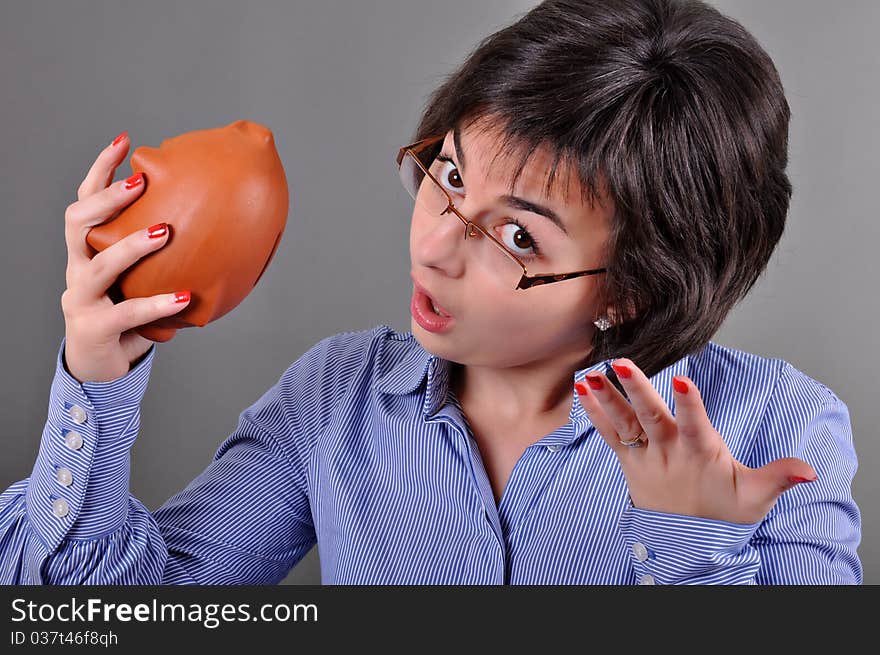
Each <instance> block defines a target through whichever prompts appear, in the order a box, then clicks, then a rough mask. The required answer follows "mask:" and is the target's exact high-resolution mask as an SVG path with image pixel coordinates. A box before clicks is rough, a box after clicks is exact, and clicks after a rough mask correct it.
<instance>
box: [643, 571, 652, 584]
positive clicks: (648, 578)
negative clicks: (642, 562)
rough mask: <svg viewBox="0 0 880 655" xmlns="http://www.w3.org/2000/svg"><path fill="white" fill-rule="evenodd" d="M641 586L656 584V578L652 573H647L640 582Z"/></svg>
mask: <svg viewBox="0 0 880 655" xmlns="http://www.w3.org/2000/svg"><path fill="white" fill-rule="evenodd" d="M639 584H654V576H653V575H651V574H650V573H646V574H645V575H643V576H642V579H641V580H639Z"/></svg>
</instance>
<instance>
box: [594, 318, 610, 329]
mask: <svg viewBox="0 0 880 655" xmlns="http://www.w3.org/2000/svg"><path fill="white" fill-rule="evenodd" d="M593 325H595V326H596V327H597V328H599V329H600V330H602V332H604V331H605V330H607V329H608V328H610V327H611V321H609V320H608V319H607V318H606V317H605V316H600V317H599V318H597V319H596V320H595V321H593Z"/></svg>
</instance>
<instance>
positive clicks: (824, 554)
mask: <svg viewBox="0 0 880 655" xmlns="http://www.w3.org/2000/svg"><path fill="white" fill-rule="evenodd" d="M783 457H797V458H799V459H802V460H804V461H806V462H808V463H809V464H811V465H812V466H813V468H814V469H815V470H816V473H817V475H818V479H817V480H815V481H813V482H805V483H801V484H798V485H796V486H794V487H793V488H791V489H789V490H788V491H786V492H784V493H783V494H782V495H781V496H780V497H779V499H778V500H777V502H776V504H775V505H774V506H773V508H772V509H771V510H770V512H769V513H768V514H767V516H765V517H764V519H763V520H762V521H758V522H756V523H752V524H738V523H729V522H726V521H719V520H714V519H706V518H701V517H693V516H683V515H677V514H666V513H662V512H655V511H650V510H644V509H639V508H636V507H633V506H632V504H631V503H630V507H628V508H627V509H626V510H625V511H624V513H623V515H622V517H621V523H620V525H621V531H622V534H623V538H624V540H625V542H626V547H627V549H628V551H627V552H628V553H630V555H631V557H632V561H633V569H634V572H635V575H636V581H637V582H639V583H641V584H785V585H816V584H835V585H842V584H861V582H862V566H861V562H860V560H859V557H858V555H857V548H858V545H859V542H860V540H861V515H860V512H859V508H858V506H857V505H856V503H855V501H854V499H853V497H852V480H853V477H854V476H855V472H856V469H857V466H858V460H857V457H856V453H855V449H854V445H853V437H852V427H851V423H850V418H849V411H848V409H847V407H846V404H845V403H844V402H843V401H842V400H840V398H838V397H837V396H836V395H835V394H834V393H833V392H832V391H831V390H830V389H828V388H827V387H825V386H824V385H822V384H821V383H819V382H817V381H815V380H813V379H812V378H809V377H808V376H806V375H805V374H804V373H802V372H800V371H798V370H797V369H795V368H794V367H792V366H791V365H790V364H788V363H787V362H786V363H784V365H783V367H782V371H781V374H780V379H779V381H778V383H777V387H776V390H775V392H774V395H773V397H772V398H771V400H770V403H769V406H768V408H767V411H766V413H765V416H764V417H763V419H762V421H761V424H760V426H759V428H758V431H757V434H756V439H755V443H754V447H753V449H752V453H751V455H750V457H749V460H748V461H745V462H743V463H745V464H746V465H748V466H750V467H752V468H760V467H761V466H764V465H765V464H767V463H769V462H772V461H775V460H777V459H780V458H783Z"/></svg>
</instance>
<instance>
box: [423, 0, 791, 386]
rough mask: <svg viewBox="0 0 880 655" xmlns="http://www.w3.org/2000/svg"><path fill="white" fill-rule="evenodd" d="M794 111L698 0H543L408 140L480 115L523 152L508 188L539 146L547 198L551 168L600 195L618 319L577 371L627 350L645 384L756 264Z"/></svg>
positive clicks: (731, 297) (782, 213)
mask: <svg viewBox="0 0 880 655" xmlns="http://www.w3.org/2000/svg"><path fill="white" fill-rule="evenodd" d="M789 117H790V111H789V106H788V103H787V101H786V99H785V95H784V93H783V88H782V83H781V81H780V78H779V74H778V72H777V70H776V68H775V66H774V65H773V62H772V61H771V59H770V57H769V56H768V54H767V53H766V52H765V51H764V49H763V48H762V47H761V46H760V45H759V44H758V42H757V41H756V40H755V38H754V37H753V36H752V35H751V34H749V33H748V32H747V31H746V30H745V29H744V28H743V27H742V26H741V25H740V24H739V23H738V22H736V21H735V20H733V19H731V18H729V17H727V16H724V15H723V14H721V13H720V12H719V11H718V10H717V9H715V8H713V7H711V6H709V5H708V4H706V3H704V2H701V1H699V0H681V1H677V0H613V1H612V0H547V1H546V2H542V3H541V4H540V5H538V6H536V7H534V8H533V9H531V10H530V11H528V12H527V13H525V14H524V15H523V16H522V17H521V18H519V20H517V21H516V22H515V23H513V24H511V25H509V26H507V27H505V28H504V29H501V30H500V31H498V32H496V33H494V34H491V35H490V36H488V37H486V38H485V39H483V40H482V41H481V42H480V43H479V44H478V45H477V47H476V48H475V49H474V50H473V51H472V52H471V53H470V54H469V55H468V57H467V58H466V60H465V61H464V63H463V64H462V65H461V66H460V67H459V68H458V69H457V70H455V71H454V72H453V73H451V74H450V75H448V76H447V78H445V80H444V81H443V82H442V83H441V85H440V86H439V87H438V88H437V89H436V90H435V91H434V92H433V93H432V94H431V95H430V97H429V99H428V101H427V102H426V105H425V110H424V112H423V114H422V116H421V119H420V122H419V124H418V127H417V129H416V133H415V135H414V138H413V139H412V140H413V141H417V140H419V139H422V138H425V137H428V136H431V135H436V134H446V133H447V132H448V131H449V130H451V129H452V128H453V127H455V126H456V125H459V126H464V125H472V124H475V123H476V122H478V121H480V120H481V119H483V120H484V121H485V119H489V120H488V121H485V122H486V125H493V126H497V127H500V128H501V133H502V134H503V135H504V137H503V139H502V141H501V142H500V143H498V144H497V145H498V152H497V153H496V155H495V156H496V157H497V156H498V155H499V154H502V153H505V154H507V155H510V153H512V152H515V153H517V154H518V155H524V157H518V160H519V164H518V167H517V169H516V172H515V175H514V177H513V178H512V179H511V183H510V187H511V189H513V187H514V186H515V184H516V182H517V179H518V178H519V177H520V174H521V172H522V169H523V167H524V166H525V164H526V161H527V159H528V157H529V156H530V154H531V153H532V151H534V150H535V148H537V147H539V146H542V147H546V148H548V149H549V150H548V151H549V152H550V153H551V154H552V155H553V165H552V167H551V169H550V173H549V176H548V178H547V184H546V185H545V194H546V193H548V192H549V189H550V188H552V186H553V179H554V177H555V173H556V169H557V167H558V165H559V163H560V161H561V162H564V163H566V164H569V165H571V166H573V168H572V169H571V170H573V171H576V172H577V179H578V180H579V181H580V184H581V192H582V197H583V198H584V200H585V201H587V202H590V203H592V202H593V199H595V198H597V197H607V198H610V200H611V201H612V202H613V210H614V211H613V220H612V226H611V235H610V237H609V242H608V249H607V261H605V262H597V265H599V266H605V267H607V268H608V272H607V273H605V274H603V275H600V276H599V279H600V282H599V283H600V285H601V286H600V289H601V298H602V299H603V300H604V302H603V305H602V306H603V307H604V306H605V305H610V306H611V307H613V308H614V310H613V311H614V312H615V313H616V315H617V324H616V325H614V326H613V327H611V328H609V329H608V330H606V331H605V332H602V331H599V330H596V333H595V337H594V341H593V344H592V347H593V348H592V353H591V355H590V358H589V361H588V362H587V364H588V365H589V364H592V363H595V362H598V361H601V360H603V359H608V358H612V357H628V358H630V359H632V360H633V361H634V362H635V363H636V364H637V365H638V366H639V367H640V368H641V369H642V370H643V371H644V372H645V373H646V374H647V375H648V376H651V375H654V374H655V373H656V372H658V371H660V370H661V369H663V368H665V367H666V366H668V365H669V364H671V363H673V362H675V361H676V360H678V359H680V358H681V357H683V356H684V355H686V354H689V353H692V352H695V351H697V350H700V349H701V348H702V347H703V346H705V345H706V343H707V342H708V341H709V340H710V339H711V338H712V336H713V335H714V334H715V332H716V331H717V330H718V328H719V327H720V326H721V324H722V322H723V321H724V318H725V317H726V316H727V314H728V313H729V311H730V310H731V309H732V308H733V306H734V305H735V304H736V303H737V302H738V301H739V300H740V299H742V298H743V297H744V296H745V295H746V293H747V292H748V291H749V290H750V289H751V288H752V286H753V285H754V283H755V282H756V281H757V279H758V277H759V276H760V275H761V273H762V272H763V271H764V269H765V268H766V265H767V262H768V260H769V258H770V255H771V254H772V252H773V250H774V248H775V247H776V244H777V242H778V241H779V239H780V237H781V236H782V232H783V229H784V227H785V218H786V214H787V213H788V207H789V200H790V198H791V193H792V186H791V182H790V181H789V179H788V177H787V175H786V173H785V168H786V165H787V161H788V123H789ZM439 145H440V144H438V149H439ZM434 154H436V152H435V153H433V154H430V156H431V157H433V156H434ZM493 161H494V159H493ZM558 284H565V283H564V282H560V283H558ZM518 293H528V292H527V291H524V292H518ZM613 316H614V315H612V318H613ZM595 318H596V317H589V319H590V320H591V321H592V320H593V319H595Z"/></svg>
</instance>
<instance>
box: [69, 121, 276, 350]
mask: <svg viewBox="0 0 880 655" xmlns="http://www.w3.org/2000/svg"><path fill="white" fill-rule="evenodd" d="M131 168H132V171H133V172H135V173H138V172H143V173H144V178H145V180H144V184H145V188H144V191H143V192H142V193H141V195H140V197H139V198H138V199H137V200H135V201H134V202H133V203H132V204H131V205H129V206H127V207H126V208H124V209H123V210H122V211H121V212H119V214H118V215H117V216H116V217H115V218H113V219H112V220H110V221H108V222H105V223H102V224H101V225H96V226H95V227H93V228H92V229H91V230H90V231H89V233H88V234H87V235H86V242H87V243H88V244H89V245H90V246H91V247H92V248H94V249H95V250H96V251H98V252H100V251H102V250H104V248H107V247H108V246H110V245H112V244H113V243H115V242H116V241H118V240H119V239H122V238H123V237H125V236H127V235H129V234H131V233H132V232H135V231H136V230H138V229H146V228H148V227H150V226H151V225H154V224H155V223H159V222H165V223H168V225H169V226H170V230H169V236H168V241H167V242H166V244H165V245H164V246H162V247H161V248H159V250H157V251H155V252H152V253H150V254H148V255H146V256H145V257H143V258H142V259H140V260H138V261H137V262H135V264H133V265H132V266H131V267H130V268H128V269H127V270H125V271H124V272H123V273H122V274H121V275H120V276H119V277H118V278H117V280H116V282H115V283H114V285H113V286H112V287H111V288H110V289H109V290H108V295H109V296H110V298H112V299H113V301H114V302H120V301H122V300H125V299H128V298H136V297H145V296H152V295H155V294H159V293H172V292H174V291H181V290H185V289H189V290H190V291H191V300H190V303H189V305H188V306H187V307H186V308H185V309H183V310H181V311H179V312H178V313H177V314H174V315H173V316H168V317H165V318H162V319H159V320H156V321H153V322H151V323H147V324H144V325H142V326H139V327H137V328H135V331H136V332H138V333H139V334H140V335H141V336H143V337H145V338H147V339H150V340H152V341H159V342H162V341H168V340H170V339H171V338H173V337H174V335H175V333H176V332H177V330H179V329H180V328H186V327H193V326H199V327H203V326H205V325H206V324H208V323H209V322H211V321H213V320H216V319H218V318H220V317H221V316H223V315H224V314H226V313H227V312H229V311H230V310H232V309H234V308H235V307H236V306H237V305H238V304H239V303H240V302H241V301H242V300H244V298H245V297H246V296H247V295H248V293H250V291H251V290H252V289H253V288H254V286H255V285H256V284H257V282H258V281H259V280H260V277H262V275H263V272H264V271H265V270H266V267H267V266H268V265H269V262H270V261H271V260H272V257H273V256H274V255H275V251H276V250H277V249H278V244H279V242H280V241H281V236H282V234H283V233H284V227H285V225H286V223H287V210H288V190H287V179H286V177H285V174H284V168H283V166H282V164H281V159H280V158H279V156H278V152H277V151H276V149H275V142H274V140H273V138H272V132H270V131H269V130H268V129H267V128H266V127H264V126H262V125H259V124H257V123H252V122H250V121H243V120H241V121H236V122H234V123H230V124H229V125H226V126H225V127H218V128H213V129H206V130H198V131H195V132H187V133H185V134H181V135H179V136H176V137H173V138H170V139H165V140H164V141H162V144H161V145H160V146H159V147H158V148H148V147H143V146H142V147H139V148H137V149H135V151H134V153H133V154H132V156H131Z"/></svg>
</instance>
